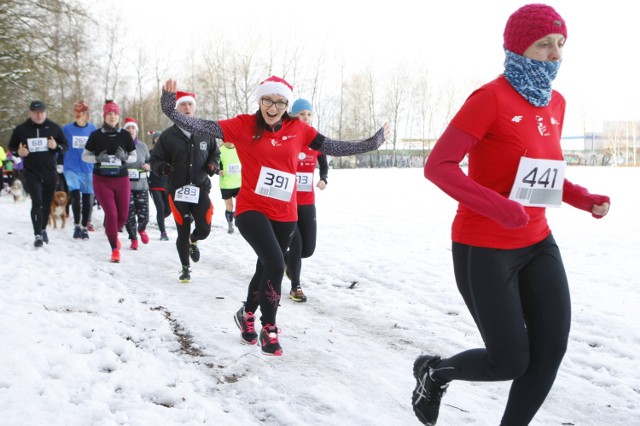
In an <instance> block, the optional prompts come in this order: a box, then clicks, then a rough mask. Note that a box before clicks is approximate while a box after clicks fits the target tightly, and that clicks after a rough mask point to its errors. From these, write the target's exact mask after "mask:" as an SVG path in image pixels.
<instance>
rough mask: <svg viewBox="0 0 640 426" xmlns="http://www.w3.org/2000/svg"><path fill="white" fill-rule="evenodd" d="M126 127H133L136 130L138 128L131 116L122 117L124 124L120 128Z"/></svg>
mask: <svg viewBox="0 0 640 426" xmlns="http://www.w3.org/2000/svg"><path fill="white" fill-rule="evenodd" d="M128 127H135V128H136V131H137V130H139V129H138V122H137V121H136V119H135V118H133V117H127V118H125V119H124V126H122V128H123V129H125V130H126V129H127V128H128Z"/></svg>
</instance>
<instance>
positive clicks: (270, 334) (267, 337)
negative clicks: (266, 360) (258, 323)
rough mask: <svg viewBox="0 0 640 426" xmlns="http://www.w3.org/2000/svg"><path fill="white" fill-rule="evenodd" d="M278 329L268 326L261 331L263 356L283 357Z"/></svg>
mask: <svg viewBox="0 0 640 426" xmlns="http://www.w3.org/2000/svg"><path fill="white" fill-rule="evenodd" d="M278 333H279V330H278V327H276V326H275V325H271V324H267V325H265V326H264V327H262V330H260V346H261V347H262V354H263V355H268V356H281V355H282V347H281V346H280V343H279V342H278Z"/></svg>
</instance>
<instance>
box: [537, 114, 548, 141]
mask: <svg viewBox="0 0 640 426" xmlns="http://www.w3.org/2000/svg"><path fill="white" fill-rule="evenodd" d="M543 121H544V118H543V117H540V116H539V115H536V122H537V123H538V132H539V133H540V135H541V136H549V132H547V126H545V124H544V123H543Z"/></svg>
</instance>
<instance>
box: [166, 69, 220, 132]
mask: <svg viewBox="0 0 640 426" xmlns="http://www.w3.org/2000/svg"><path fill="white" fill-rule="evenodd" d="M177 87H178V83H177V82H176V81H175V80H167V82H166V83H165V84H164V86H162V97H161V98H160V105H161V106H162V112H163V113H164V114H165V115H166V116H167V117H169V119H170V120H171V121H173V122H174V123H176V124H177V125H178V127H180V128H181V129H184V130H186V131H187V132H190V133H198V134H202V135H209V136H213V137H214V138H218V139H222V140H224V135H223V134H222V128H221V127H220V125H219V124H218V122H217V121H212V120H203V119H201V118H195V117H189V116H186V115H184V114H180V113H179V112H178V111H177V110H176V109H175V105H176V89H177Z"/></svg>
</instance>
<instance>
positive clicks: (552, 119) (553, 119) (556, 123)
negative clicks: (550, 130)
mask: <svg viewBox="0 0 640 426" xmlns="http://www.w3.org/2000/svg"><path fill="white" fill-rule="evenodd" d="M551 124H553V125H556V126H557V125H558V124H560V122H559V121H558V120H556V119H555V118H554V117H551Z"/></svg>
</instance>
